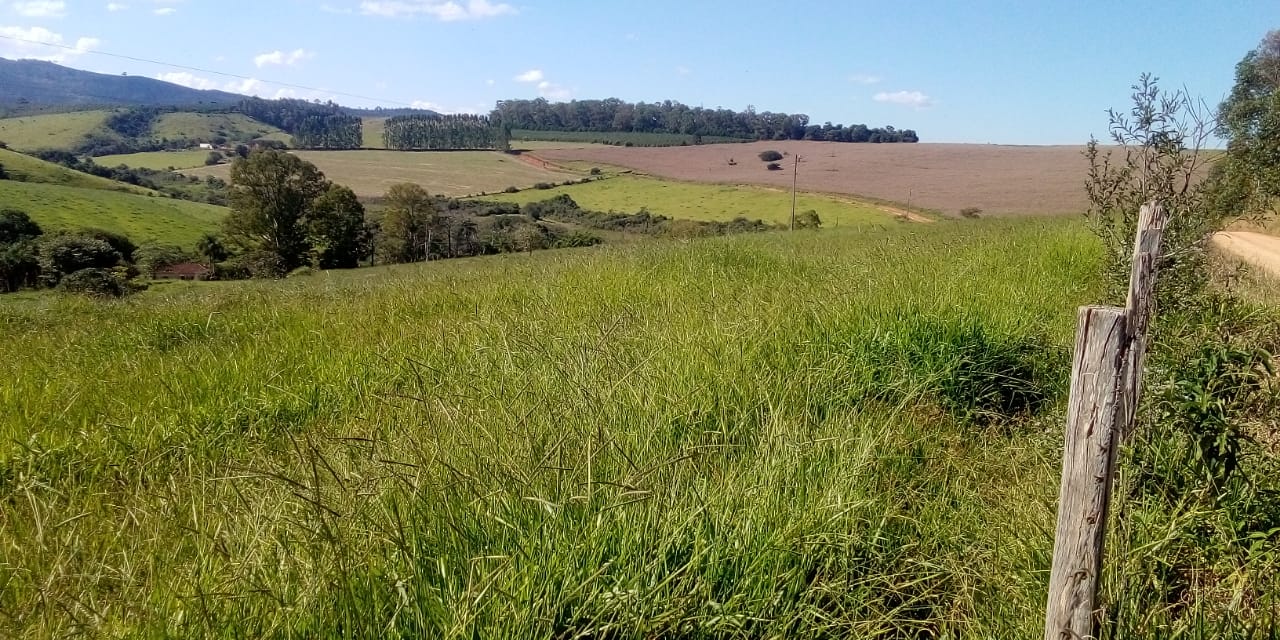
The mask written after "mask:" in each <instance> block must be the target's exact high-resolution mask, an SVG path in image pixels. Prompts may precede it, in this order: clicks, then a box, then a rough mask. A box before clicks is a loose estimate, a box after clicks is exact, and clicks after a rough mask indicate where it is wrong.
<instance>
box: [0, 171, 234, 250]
mask: <svg viewBox="0 0 1280 640" xmlns="http://www.w3.org/2000/svg"><path fill="white" fill-rule="evenodd" d="M0 202H3V203H5V205H6V206H16V207H17V208H18V209H21V210H23V211H26V212H27V214H29V215H30V216H31V219H33V220H35V221H36V222H37V223H39V224H40V226H41V227H44V229H45V230H46V231H48V230H61V229H66V230H72V229H82V228H86V227H92V228H96V229H106V230H107V231H114V232H116V233H123V234H125V235H127V236H129V238H130V239H131V240H133V241H134V242H138V243H141V242H147V241H156V242H169V243H173V244H179V245H182V246H185V247H194V246H195V243H196V241H197V240H199V239H200V237H201V236H203V235H204V234H206V233H215V232H217V231H218V228H219V225H220V224H221V223H222V218H223V217H225V216H226V214H227V209H226V208H225V207H215V206H212V205H208V204H201V203H198V202H187V201H185V200H175V199H172V198H158V197H150V196H144V195H135V194H131V193H123V192H119V191H104V190H101V189H84V188H80V187H69V186H62V185H58V184H47V183H39V182H17V181H15V180H0Z"/></svg>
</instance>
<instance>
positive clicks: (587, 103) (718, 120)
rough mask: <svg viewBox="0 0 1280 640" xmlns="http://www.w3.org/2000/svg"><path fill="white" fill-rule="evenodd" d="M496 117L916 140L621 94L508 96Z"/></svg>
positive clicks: (536, 125)
mask: <svg viewBox="0 0 1280 640" xmlns="http://www.w3.org/2000/svg"><path fill="white" fill-rule="evenodd" d="M492 116H493V117H494V118H499V119H501V120H502V122H503V123H504V124H505V125H506V126H508V127H510V128H512V129H531V130H535V131H606V132H641V133H672V134H683V135H695V136H719V137H728V138H740V139H744V140H819V141H827V142H918V141H919V140H920V138H919V136H918V135H916V132H915V131H912V130H911V129H901V130H899V129H895V128H893V127H892V126H886V127H868V126H866V125H864V124H855V125H849V126H845V125H842V124H835V125H833V124H832V123H830V122H827V123H825V124H822V125H817V124H810V122H809V116H807V115H805V114H802V113H796V114H789V113H772V112H769V111H764V112H760V113H757V112H756V110H755V108H754V107H747V109H746V110H745V111H733V110H731V109H705V108H703V107H690V106H688V105H684V104H681V103H679V102H673V101H671V100H667V101H665V102H655V103H645V102H638V103H630V102H623V101H622V100H619V99H617V98H609V99H607V100H571V101H569V102H557V103H552V102H548V101H547V100H546V99H543V98H538V99H536V100H504V101H501V102H499V103H498V105H497V108H495V109H494V111H493V113H492Z"/></svg>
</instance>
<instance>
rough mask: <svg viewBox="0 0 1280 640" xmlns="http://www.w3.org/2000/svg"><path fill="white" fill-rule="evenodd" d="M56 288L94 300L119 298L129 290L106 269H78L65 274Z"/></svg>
mask: <svg viewBox="0 0 1280 640" xmlns="http://www.w3.org/2000/svg"><path fill="white" fill-rule="evenodd" d="M58 288H59V289H61V290H62V291H66V292H68V293H78V294H81V295H86V296H90V297H94V298H119V297H121V296H123V295H125V294H127V293H129V289H128V288H127V287H125V286H124V284H123V283H122V282H121V280H120V278H118V277H117V276H116V275H115V274H113V273H112V272H110V271H108V270H106V269H97V268H90V269H80V270H78V271H74V272H72V273H69V274H67V275H66V276H65V277H63V278H62V281H61V282H59V283H58Z"/></svg>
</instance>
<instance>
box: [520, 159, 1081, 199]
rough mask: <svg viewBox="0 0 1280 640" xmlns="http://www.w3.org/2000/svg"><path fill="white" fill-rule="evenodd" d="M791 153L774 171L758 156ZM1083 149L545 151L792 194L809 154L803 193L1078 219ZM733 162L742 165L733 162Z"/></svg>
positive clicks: (670, 175)
mask: <svg viewBox="0 0 1280 640" xmlns="http://www.w3.org/2000/svg"><path fill="white" fill-rule="evenodd" d="M766 149H774V150H777V151H780V152H783V153H785V154H787V157H786V158H784V159H783V160H782V162H781V164H782V167H783V170H781V171H769V170H768V169H767V168H766V167H765V163H764V162H761V161H760V159H759V158H758V154H759V153H760V152H761V151H764V150H766ZM1082 151H1083V148H1082V147H1077V146H1056V147H1031V146H1009V145H982V144H850V143H839V142H796V141H783V142H753V143H750V144H711V145H699V146H692V147H646V148H640V147H630V148H628V147H606V146H597V147H590V148H580V149H544V150H539V151H538V155H539V156H540V157H542V158H545V159H547V160H549V161H551V162H557V161H561V162H568V161H575V160H578V161H587V162H595V163H600V164H607V165H613V166H621V167H628V168H632V169H635V170H637V171H641V172H644V173H648V174H651V175H655V176H660V177H664V178H674V179H678V180H690V181H695V182H713V183H722V184H761V185H768V186H775V187H785V188H790V186H791V174H792V167H793V164H792V163H793V162H794V159H795V156H796V155H797V154H799V155H800V156H801V162H800V175H799V188H800V189H801V190H802V191H809V192H818V193H837V194H848V195H860V196H870V197H872V198H877V199H880V200H887V201H890V202H897V203H903V204H906V203H908V202H909V203H910V204H911V205H912V206H913V207H924V208H927V209H934V210H938V211H942V212H944V213H948V214H955V213H957V212H959V210H960V209H963V208H966V207H977V208H979V209H982V210H983V211H984V212H985V213H992V214H1037V213H1050V214H1078V213H1082V212H1083V211H1084V210H1085V208H1086V206H1087V201H1086V199H1085V193H1084V180H1085V176H1086V172H1087V170H1088V164H1087V162H1086V161H1085V159H1084V157H1083V156H1082V155H1081V152H1082ZM730 159H732V160H733V164H730V163H729V161H730Z"/></svg>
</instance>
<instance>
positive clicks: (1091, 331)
mask: <svg viewBox="0 0 1280 640" xmlns="http://www.w3.org/2000/svg"><path fill="white" fill-rule="evenodd" d="M1165 223H1166V218H1165V214H1164V210H1163V208H1162V207H1160V205H1159V204H1156V203H1154V202H1153V203H1149V204H1147V205H1144V206H1143V207H1142V210H1141V212H1140V214H1139V220H1138V230H1137V238H1136V239H1135V242H1134V255H1133V269H1132V271H1131V274H1130V280H1129V297H1128V301H1127V303H1126V306H1125V308H1124V309H1120V308H1117V307H1082V308H1081V309H1080V311H1079V313H1078V316H1077V319H1078V324H1077V328H1076V343H1075V352H1074V359H1073V360H1072V364H1071V396H1070V400H1069V403H1070V404H1069V405H1068V408H1067V430H1066V437H1065V443H1064V446H1063V456H1062V482H1061V485H1060V488H1059V493H1058V526H1057V529H1056V531H1055V533H1054V543H1053V568H1052V570H1051V571H1050V574H1049V599H1048V600H1049V601H1048V605H1047V607H1046V609H1045V628H1044V637H1045V640H1076V639H1084V638H1094V637H1096V630H1097V618H1096V615H1095V612H1096V610H1097V607H1096V605H1095V601H1096V599H1097V596H1098V583H1099V580H1100V577H1101V573H1102V556H1103V548H1104V547H1103V543H1104V541H1105V540H1106V534H1107V512H1108V507H1109V506H1110V502H1111V481H1112V477H1113V476H1114V475H1115V464H1116V453H1117V452H1116V449H1117V448H1118V447H1119V445H1120V442H1121V441H1122V440H1123V439H1124V438H1125V437H1127V436H1128V435H1129V433H1130V432H1131V431H1132V428H1133V423H1134V417H1135V416H1136V414H1137V408H1138V400H1139V395H1140V393H1141V389H1142V366H1143V364H1144V362H1145V358H1146V335H1147V328H1148V326H1149V324H1150V321H1151V313H1152V312H1153V310H1154V307H1155V298H1154V290H1155V276H1156V267H1157V264H1158V262H1159V259H1160V241H1161V238H1162V236H1163V233H1164V227H1165Z"/></svg>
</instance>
